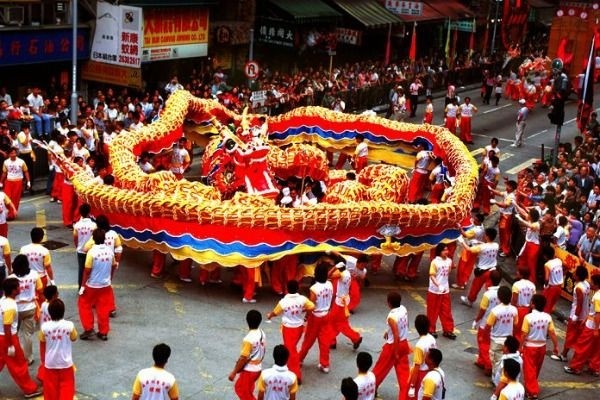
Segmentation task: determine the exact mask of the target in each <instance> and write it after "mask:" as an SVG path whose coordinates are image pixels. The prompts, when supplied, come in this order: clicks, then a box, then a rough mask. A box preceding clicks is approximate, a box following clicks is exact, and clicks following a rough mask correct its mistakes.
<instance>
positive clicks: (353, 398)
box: [340, 377, 358, 400]
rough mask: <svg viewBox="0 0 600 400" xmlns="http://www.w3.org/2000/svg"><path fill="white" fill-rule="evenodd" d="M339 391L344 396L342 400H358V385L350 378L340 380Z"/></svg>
mask: <svg viewBox="0 0 600 400" xmlns="http://www.w3.org/2000/svg"><path fill="white" fill-rule="evenodd" d="M340 391H341V392H342V396H344V398H343V400H358V385H357V384H356V382H354V379H352V378H350V377H348V378H344V379H342V386H341V388H340Z"/></svg>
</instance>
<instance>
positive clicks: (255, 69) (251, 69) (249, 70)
mask: <svg viewBox="0 0 600 400" xmlns="http://www.w3.org/2000/svg"><path fill="white" fill-rule="evenodd" d="M259 72H260V67H259V66H258V63H257V62H256V61H248V62H247V63H246V65H244V75H246V78H248V79H256V78H258V73H259Z"/></svg>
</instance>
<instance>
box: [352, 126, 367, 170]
mask: <svg viewBox="0 0 600 400" xmlns="http://www.w3.org/2000/svg"><path fill="white" fill-rule="evenodd" d="M355 140H356V143H357V144H356V149H355V150H354V170H355V171H356V173H357V174H358V173H360V171H362V170H363V168H365V167H366V166H367V162H368V160H367V157H368V156H369V146H367V144H366V143H365V137H364V135H363V134H362V133H358V134H356V138H355Z"/></svg>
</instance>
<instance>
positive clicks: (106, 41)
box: [90, 1, 144, 68]
mask: <svg viewBox="0 0 600 400" xmlns="http://www.w3.org/2000/svg"><path fill="white" fill-rule="evenodd" d="M96 15H97V17H96V31H95V33H94V41H93V42H92V52H91V55H90V58H91V59H92V60H93V61H98V62H101V63H107V64H116V65H122V66H125V67H133V68H139V67H140V65H141V62H142V41H143V38H144V36H143V32H142V9H141V8H139V7H130V6H113V5H112V4H110V3H106V2H101V1H99V2H98V4H97V8H96Z"/></svg>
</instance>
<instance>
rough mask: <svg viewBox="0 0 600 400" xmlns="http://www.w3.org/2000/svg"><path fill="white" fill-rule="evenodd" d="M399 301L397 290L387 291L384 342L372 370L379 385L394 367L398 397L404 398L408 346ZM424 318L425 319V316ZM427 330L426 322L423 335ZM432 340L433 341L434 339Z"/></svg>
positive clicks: (402, 307) (403, 311)
mask: <svg viewBox="0 0 600 400" xmlns="http://www.w3.org/2000/svg"><path fill="white" fill-rule="evenodd" d="M401 302H402V296H401V295H400V293H399V292H390V293H388V295H387V304H388V307H389V308H390V312H389V313H388V316H387V320H386V323H387V327H386V331H385V333H384V334H383V339H384V340H385V343H384V344H383V347H382V348H381V353H380V354H379V358H378V359H377V362H376V363H375V366H374V367H373V371H372V372H373V374H374V375H375V382H376V385H377V387H379V386H380V385H381V383H382V382H383V380H384V379H385V377H386V376H387V374H388V373H389V372H390V369H392V367H394V370H395V371H396V380H397V381H398V386H399V390H398V399H399V400H406V398H407V396H408V382H409V368H408V355H409V354H410V347H409V345H408V313H407V311H406V307H404V306H403V305H401ZM422 317H425V316H422ZM425 319H426V320H427V317H425ZM415 324H416V321H415ZM428 330H429V325H428V324H427V327H426V329H425V331H424V332H425V333H424V334H423V335H427V336H429V335H428V333H427V332H428ZM432 339H433V337H432ZM433 340H434V341H435V339H433ZM415 374H417V372H415Z"/></svg>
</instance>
